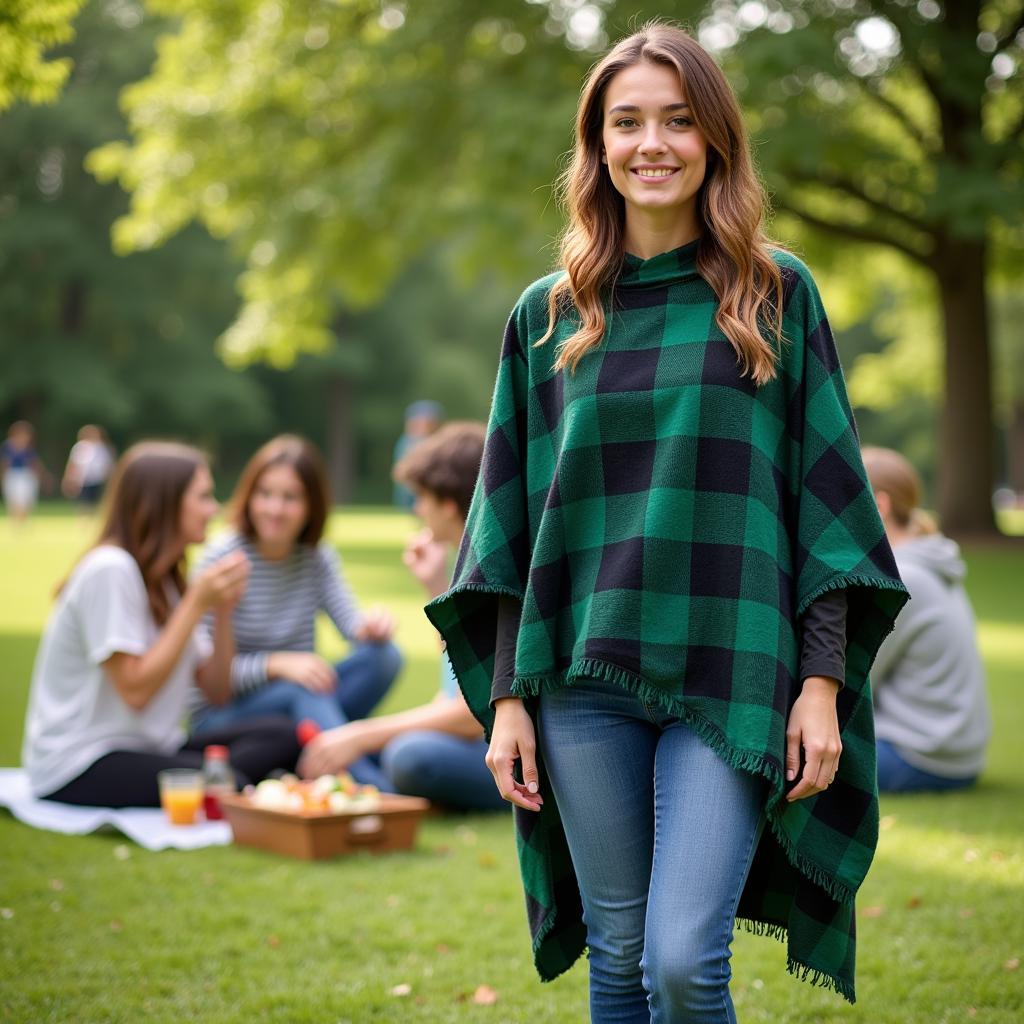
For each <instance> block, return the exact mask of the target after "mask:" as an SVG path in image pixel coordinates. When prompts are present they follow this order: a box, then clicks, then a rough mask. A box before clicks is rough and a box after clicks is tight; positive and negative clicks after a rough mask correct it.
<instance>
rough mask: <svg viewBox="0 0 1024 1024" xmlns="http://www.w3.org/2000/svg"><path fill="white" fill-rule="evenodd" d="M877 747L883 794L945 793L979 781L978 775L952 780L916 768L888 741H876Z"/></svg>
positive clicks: (879, 781)
mask: <svg viewBox="0 0 1024 1024" xmlns="http://www.w3.org/2000/svg"><path fill="white" fill-rule="evenodd" d="M875 747H876V749H877V752H878V789H879V791H880V792H882V793H920V792H923V791H925V790H934V791H935V792H944V791H946V790H950V789H966V788H967V787H968V786H973V785H974V783H975V782H977V781H978V776H977V775H971V776H969V777H968V778H966V779H950V778H947V777H946V776H944V775H933V774H932V773H931V772H926V771H922V770H921V769H920V768H915V767H914V766H913V765H912V764H908V763H907V762H906V761H904V760H903V758H902V757H900V755H899V753H897V751H896V748H895V747H894V746H893V745H892V744H891V743H889V742H887V741H886V740H876V741H875Z"/></svg>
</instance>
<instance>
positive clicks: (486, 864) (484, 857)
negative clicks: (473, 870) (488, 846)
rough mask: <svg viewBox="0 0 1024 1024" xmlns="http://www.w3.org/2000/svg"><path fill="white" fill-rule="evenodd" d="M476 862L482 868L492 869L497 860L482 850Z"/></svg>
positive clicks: (491, 854)
mask: <svg viewBox="0 0 1024 1024" xmlns="http://www.w3.org/2000/svg"><path fill="white" fill-rule="evenodd" d="M477 861H478V862H479V864H480V867H482V868H493V867H495V866H496V865H497V863H498V858H497V857H495V856H494V854H493V853H491V851H490V850H484V851H483V853H481V854H480V856H479V857H478V858H477Z"/></svg>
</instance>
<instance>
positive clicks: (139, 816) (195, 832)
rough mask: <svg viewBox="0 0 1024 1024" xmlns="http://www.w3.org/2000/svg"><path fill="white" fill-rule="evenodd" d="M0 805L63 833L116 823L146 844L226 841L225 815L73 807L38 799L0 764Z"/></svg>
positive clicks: (19, 775)
mask: <svg viewBox="0 0 1024 1024" xmlns="http://www.w3.org/2000/svg"><path fill="white" fill-rule="evenodd" d="M0 807H6V808H7V809H8V810H9V811H10V812H11V814H13V815H14V816H15V817H16V818H17V819H18V820H19V821H23V822H24V823H25V824H26V825H32V826H33V827H34V828H44V829H48V830H49V831H50V832H66V833H67V834H68V835H75V836H79V835H84V834H85V833H86V832H95V831H96V830H97V829H100V828H104V827H110V828H115V829H117V831H118V832H121V833H123V834H124V835H126V836H127V837H128V838H129V839H131V840H132V841H133V842H136V843H138V844H139V846H144V847H145V848H146V849H147V850H167V849H172V850H197V849H199V848H200V847H202V846H224V845H226V844H227V843H230V842H231V826H230V825H229V824H228V823H227V822H226V821H200V822H197V823H196V824H195V825H171V824H170V823H169V822H168V821H167V819H166V818H165V817H164V812H163V811H161V810H159V809H158V808H154V807H125V808H114V807H75V806H73V805H71V804H58V803H54V802H53V801H52V800H39V799H37V798H36V797H34V796H32V794H31V793H30V792H29V788H28V776H27V775H26V774H25V772H24V771H23V770H22V769H21V768H0Z"/></svg>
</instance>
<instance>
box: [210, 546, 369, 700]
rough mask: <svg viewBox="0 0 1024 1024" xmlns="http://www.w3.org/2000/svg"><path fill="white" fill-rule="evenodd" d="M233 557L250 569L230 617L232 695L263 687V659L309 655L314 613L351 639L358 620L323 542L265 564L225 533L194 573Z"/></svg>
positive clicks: (253, 548)
mask: <svg viewBox="0 0 1024 1024" xmlns="http://www.w3.org/2000/svg"><path fill="white" fill-rule="evenodd" d="M233 551H243V552H244V553H245V555H246V557H247V558H248V559H249V562H250V564H251V566H252V571H251V574H250V576H249V583H248V585H247V586H246V588H245V594H244V596H243V597H242V600H241V601H239V602H238V605H237V607H236V608H235V611H234V614H233V616H232V624H233V625H234V633H235V647H236V652H235V658H234V661H233V662H232V665H231V690H232V693H233V694H234V695H236V696H241V695H243V694H246V693H252V692H253V691H254V690H257V689H259V688H260V687H261V686H264V685H266V683H267V658H268V657H269V656H270V654H271V653H273V652H274V651H312V650H313V649H314V626H315V622H316V613H317V612H318V611H321V610H322V611H324V612H326V613H327V616H328V617H329V618H330V620H331V621H332V622H333V623H334V625H335V626H336V627H337V629H338V632H339V633H341V635H342V636H343V637H345V639H347V640H351V639H353V638H354V637H355V635H356V633H357V632H358V630H359V627H360V625H361V624H362V614H361V613H360V611H359V607H358V605H357V604H356V601H355V598H354V596H353V594H352V591H351V590H350V589H349V586H348V584H347V583H346V581H345V577H344V574H343V572H342V568H341V560H340V558H339V557H338V554H337V552H336V551H335V550H334V548H332V547H331V546H330V545H329V544H328V543H327V542H326V541H322V542H321V543H320V545H319V546H318V547H315V548H313V547H309V546H308V545H305V544H299V545H297V546H296V549H295V551H294V552H293V553H292V554H291V555H290V556H289V557H288V558H285V559H282V560H281V561H275V562H270V561H267V560H266V559H264V558H262V557H261V556H260V555H259V553H258V552H257V550H256V546H255V544H254V543H253V542H252V541H250V540H249V539H247V538H246V537H243V536H241V535H240V534H238V533H235V532H234V531H231V532H228V533H225V534H222V535H220V536H219V537H217V538H216V539H215V540H214V541H213V542H211V543H210V544H208V545H207V547H206V549H205V551H204V552H203V555H202V558H201V559H200V561H199V563H198V565H197V566H196V570H195V571H196V572H197V573H198V572H202V571H203V570H204V569H205V568H206V567H207V566H209V565H212V564H213V563H214V562H216V561H217V559H219V558H223V557H224V556H225V555H227V554H230V553H231V552H233ZM203 629H204V630H206V631H207V632H208V633H212V629H213V617H212V616H207V618H206V619H205V620H204V622H203ZM194 710H196V711H198V710H199V706H195V707H194Z"/></svg>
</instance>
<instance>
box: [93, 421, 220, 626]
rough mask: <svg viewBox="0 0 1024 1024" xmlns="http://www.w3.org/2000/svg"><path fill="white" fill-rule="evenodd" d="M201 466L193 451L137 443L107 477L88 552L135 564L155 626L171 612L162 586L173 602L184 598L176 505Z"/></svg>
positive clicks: (168, 443) (162, 443)
mask: <svg viewBox="0 0 1024 1024" xmlns="http://www.w3.org/2000/svg"><path fill="white" fill-rule="evenodd" d="M205 465H206V457H205V456H204V455H203V453H202V452H201V451H199V450H198V449H196V448H192V447H190V446H188V445H184V444H177V443H175V442H172V441H141V442H140V443H139V444H136V445H132V447H131V448H129V449H128V451H126V452H125V453H124V455H122V456H121V458H120V459H118V462H117V465H116V466H115V467H114V472H113V475H112V476H111V480H110V487H109V489H108V496H107V501H106V512H105V515H104V522H103V527H102V528H101V530H100V535H99V537H98V538H97V540H96V543H95V544H94V545H93V547H99V545H101V544H113V545H116V546H117V547H119V548H124V550H125V551H127V552H128V554H130V555H131V556H132V558H134V559H135V561H136V562H137V563H138V566H139V569H140V571H141V572H142V579H143V582H144V583H145V585H146V594H147V596H148V598H149V609H150V611H151V612H152V614H153V619H154V620H155V621H156V623H157V624H158V625H161V626H162V625H163V624H164V623H165V622H166V621H167V618H168V616H169V615H170V612H171V600H170V597H169V595H168V593H167V591H168V584H169V585H170V586H171V587H173V588H174V590H176V591H177V594H178V596H180V595H181V594H183V593H184V592H185V565H184V555H185V545H184V543H183V542H182V537H181V500H182V498H183V497H184V495H185V491H186V490H188V486H189V484H190V483H191V482H192V478H193V477H194V476H195V475H196V471H197V470H198V469H199V468H200V467H201V466H205Z"/></svg>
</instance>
